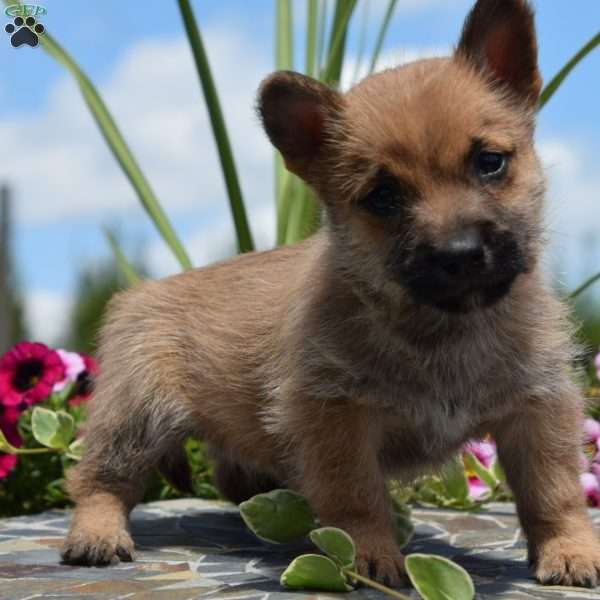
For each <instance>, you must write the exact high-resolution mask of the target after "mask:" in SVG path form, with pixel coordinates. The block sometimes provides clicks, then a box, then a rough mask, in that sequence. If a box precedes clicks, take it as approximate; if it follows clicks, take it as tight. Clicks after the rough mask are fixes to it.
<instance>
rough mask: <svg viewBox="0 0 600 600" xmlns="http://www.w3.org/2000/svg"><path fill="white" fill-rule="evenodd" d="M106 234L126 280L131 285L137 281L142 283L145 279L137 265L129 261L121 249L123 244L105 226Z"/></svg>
mask: <svg viewBox="0 0 600 600" xmlns="http://www.w3.org/2000/svg"><path fill="white" fill-rule="evenodd" d="M104 235H105V236H106V239H107V240H108V243H109V244H110V247H111V249H112V251H113V254H114V256H115V260H116V261H117V266H118V267H119V270H120V271H121V273H122V274H123V277H125V281H126V282H127V283H128V284H129V285H135V284H136V283H140V281H142V279H143V278H142V276H141V275H140V274H139V273H138V272H137V271H136V270H135V267H134V266H133V265H132V264H131V263H130V262H129V259H128V258H127V256H125V253H124V252H123V250H121V246H120V245H119V242H118V240H117V238H116V237H115V235H114V233H113V232H112V231H110V230H109V229H106V228H105V229H104Z"/></svg>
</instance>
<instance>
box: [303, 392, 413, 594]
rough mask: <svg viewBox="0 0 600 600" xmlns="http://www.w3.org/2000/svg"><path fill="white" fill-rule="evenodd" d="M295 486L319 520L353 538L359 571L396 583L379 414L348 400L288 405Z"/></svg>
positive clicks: (398, 559) (398, 561)
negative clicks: (380, 453)
mask: <svg viewBox="0 0 600 600" xmlns="http://www.w3.org/2000/svg"><path fill="white" fill-rule="evenodd" d="M293 412H294V413H295V415H294V422H295V423H296V427H295V433H296V436H297V438H296V439H297V443H298V446H297V447H296V450H295V457H296V460H297V465H296V466H297V467H298V469H297V471H298V480H297V487H298V488H299V490H300V491H301V492H302V493H303V494H304V495H305V497H307V498H308V500H309V502H310V504H311V506H312V507H313V509H314V510H315V511H316V513H317V515H318V517H319V519H320V521H321V523H322V524H323V525H330V526H334V527H340V528H341V529H344V530H345V531H347V532H348V533H349V534H350V535H351V536H352V538H353V539H354V541H355V543H356V548H357V567H358V570H359V572H360V573H361V574H362V575H366V576H370V577H373V578H375V579H377V580H378V581H380V582H382V583H386V584H387V585H392V586H394V585H398V584H400V583H401V581H402V579H403V574H404V557H403V556H402V554H401V552H400V550H399V548H398V546H397V544H396V541H395V538H394V530H393V523H392V519H391V509H390V506H389V498H388V492H387V488H386V481H385V477H384V475H383V472H382V469H381V467H380V464H379V460H378V449H379V448H380V445H381V432H380V430H379V425H378V419H377V418H376V417H375V416H374V415H373V414H372V412H371V411H370V410H369V409H367V408H366V407H363V406H357V405H354V404H352V403H350V402H331V401H327V402H316V401H307V402H303V403H301V404H297V405H296V406H294V408H293Z"/></svg>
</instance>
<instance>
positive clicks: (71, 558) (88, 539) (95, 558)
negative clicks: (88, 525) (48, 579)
mask: <svg viewBox="0 0 600 600" xmlns="http://www.w3.org/2000/svg"><path fill="white" fill-rule="evenodd" d="M60 556H61V559H62V561H63V563H66V564H69V565H85V566H90V567H102V566H106V565H110V564H115V563H118V562H119V560H121V561H123V562H130V561H132V560H133V559H134V558H135V553H134V544H133V540H132V539H131V536H130V535H129V533H128V532H127V531H125V530H124V529H119V530H115V531H113V532H111V531H105V532H103V533H99V532H96V531H87V530H85V529H77V528H76V529H74V530H73V531H71V532H69V535H68V536H67V539H66V540H65V543H64V544H63V547H62V549H61V551H60Z"/></svg>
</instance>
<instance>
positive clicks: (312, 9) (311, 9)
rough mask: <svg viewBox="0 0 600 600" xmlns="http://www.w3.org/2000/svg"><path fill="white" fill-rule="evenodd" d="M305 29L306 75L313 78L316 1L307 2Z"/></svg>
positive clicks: (317, 9)
mask: <svg viewBox="0 0 600 600" xmlns="http://www.w3.org/2000/svg"><path fill="white" fill-rule="evenodd" d="M307 11H308V14H307V27H306V64H305V70H306V74H307V75H310V76H311V77H314V76H315V75H316V73H317V62H318V55H317V51H318V49H317V42H318V39H317V36H318V26H319V6H318V2H317V0H308V1H307Z"/></svg>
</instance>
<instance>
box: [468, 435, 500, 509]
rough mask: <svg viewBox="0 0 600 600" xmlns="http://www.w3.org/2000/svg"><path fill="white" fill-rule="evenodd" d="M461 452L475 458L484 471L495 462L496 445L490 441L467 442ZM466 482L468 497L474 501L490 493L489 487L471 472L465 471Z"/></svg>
mask: <svg viewBox="0 0 600 600" xmlns="http://www.w3.org/2000/svg"><path fill="white" fill-rule="evenodd" d="M463 451H464V452H468V453H470V454H472V455H473V456H475V458H477V460H478V461H479V462H480V463H481V464H482V465H483V466H484V467H485V468H486V469H490V468H491V467H492V466H493V464H494V463H495V462H496V444H495V443H494V442H493V441H492V440H473V441H470V442H467V443H466V444H465V446H464V448H463ZM467 480H468V482H469V496H470V497H471V498H473V499H474V500H478V499H480V498H481V497H483V496H484V495H485V494H487V493H488V492H489V491H490V488H489V486H488V485H487V484H486V483H485V482H483V481H482V480H481V479H479V477H477V474H476V473H474V472H473V471H469V470H467Z"/></svg>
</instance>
